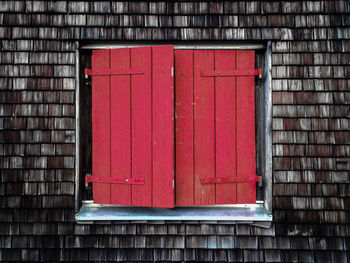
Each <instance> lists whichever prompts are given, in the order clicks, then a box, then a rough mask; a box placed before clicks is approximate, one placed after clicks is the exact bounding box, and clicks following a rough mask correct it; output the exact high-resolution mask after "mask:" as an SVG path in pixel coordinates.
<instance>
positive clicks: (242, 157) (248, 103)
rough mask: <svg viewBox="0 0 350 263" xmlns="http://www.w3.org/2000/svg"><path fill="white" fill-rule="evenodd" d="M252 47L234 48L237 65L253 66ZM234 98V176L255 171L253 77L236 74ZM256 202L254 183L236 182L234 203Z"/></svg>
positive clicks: (241, 67)
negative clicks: (235, 157) (235, 142)
mask: <svg viewBox="0 0 350 263" xmlns="http://www.w3.org/2000/svg"><path fill="white" fill-rule="evenodd" d="M254 67H255V60H254V51H252V50H239V51H236V68H237V69H254ZM236 86H237V88H236V99H237V176H241V177H246V176H249V175H252V174H255V101H254V99H255V98H254V77H237V78H236ZM255 202H256V183H255V182H254V183H239V184H237V203H245V204H250V203H255Z"/></svg>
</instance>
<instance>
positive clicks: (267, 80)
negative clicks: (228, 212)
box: [75, 41, 272, 221]
mask: <svg viewBox="0 0 350 263" xmlns="http://www.w3.org/2000/svg"><path fill="white" fill-rule="evenodd" d="M154 45H174V49H233V50H239V49H254V50H255V51H257V50H258V51H259V52H261V51H263V52H264V67H263V78H262V81H261V83H260V85H259V88H260V89H261V91H262V95H263V96H261V101H260V104H258V102H256V108H258V109H259V111H260V112H262V114H260V115H262V116H260V117H259V116H256V126H257V127H258V130H257V135H256V145H257V144H258V143H262V145H261V146H260V147H259V150H260V151H261V152H260V153H259V154H261V156H264V158H260V159H263V161H261V160H260V161H261V164H260V170H261V174H259V175H262V176H263V190H262V193H263V200H262V201H261V200H257V202H256V206H257V207H262V208H263V209H264V211H265V213H266V214H267V215H268V218H269V220H267V221H272V215H271V214H272V87H271V42H243V41H230V42H224V43H223V42H219V43H213V42H209V43H206V42H199V41H194V42H166V43H164V42H156V41H154V42H153V41H152V43H147V42H136V41H135V42H89V43H83V44H82V45H80V43H79V42H78V41H77V42H76V43H75V69H76V70H75V86H76V94H75V106H76V107H75V114H76V117H75V125H76V137H75V139H76V140H75V146H76V147H75V164H76V166H75V212H76V213H78V212H79V211H80V210H81V207H82V205H84V204H87V206H88V207H94V206H93V205H91V201H89V200H84V201H83V200H82V198H81V196H82V194H81V190H82V188H83V187H82V185H83V183H82V182H83V181H84V177H85V175H83V174H82V169H81V164H80V160H81V159H80V156H81V154H82V153H81V142H80V133H81V126H80V119H81V115H80V114H81V111H80V96H81V95H80V88H81V87H80V74H79V73H80V63H79V62H80V50H81V49H102V48H103V49H108V48H131V47H140V46H154ZM255 86H256V85H255ZM261 91H259V92H261ZM260 95H261V94H260ZM261 110H262V111H261ZM258 118H259V119H258ZM261 122H262V123H261ZM258 161H259V160H258V157H257V158H256V162H258ZM97 206H98V207H103V206H108V205H97ZM225 206H226V207H231V208H232V209H239V208H242V207H244V208H250V209H255V208H256V206H255V205H254V204H253V205H225ZM215 207H221V206H220V205H216V206H210V209H214V210H215ZM76 219H77V220H78V218H76ZM149 220H151V219H149ZM232 220H235V219H232ZM78 221H79V220H78ZM238 221H239V220H238ZM252 221H254V218H252Z"/></svg>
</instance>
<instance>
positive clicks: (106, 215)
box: [75, 202, 272, 224]
mask: <svg viewBox="0 0 350 263" xmlns="http://www.w3.org/2000/svg"><path fill="white" fill-rule="evenodd" d="M75 220H76V221H77V223H80V224H86V223H94V222H96V223H98V222H110V221H140V222H144V221H232V222H237V223H243V222H249V223H254V222H271V221H272V215H271V214H268V213H266V211H265V209H264V207H263V204H260V203H257V204H250V205H220V206H206V207H203V206H194V207H175V208H149V207H130V206H114V205H98V204H93V203H90V202H84V203H83V206H82V207H81V208H80V211H79V213H77V214H76V216H75Z"/></svg>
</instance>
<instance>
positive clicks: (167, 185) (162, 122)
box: [152, 46, 174, 207]
mask: <svg viewBox="0 0 350 263" xmlns="http://www.w3.org/2000/svg"><path fill="white" fill-rule="evenodd" d="M173 66H174V53H173V47H172V46H159V47H152V110H153V119H152V147H153V148H152V155H153V156H152V157H153V158H152V164H153V178H152V181H153V191H152V194H153V203H152V206H153V207H174V79H173V76H172V70H173Z"/></svg>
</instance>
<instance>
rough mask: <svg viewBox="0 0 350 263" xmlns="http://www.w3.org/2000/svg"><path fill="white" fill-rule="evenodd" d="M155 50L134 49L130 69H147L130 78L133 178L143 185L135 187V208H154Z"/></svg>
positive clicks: (133, 191) (133, 189)
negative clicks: (153, 60)
mask: <svg viewBox="0 0 350 263" xmlns="http://www.w3.org/2000/svg"><path fill="white" fill-rule="evenodd" d="M151 59H152V51H151V47H140V48H133V49H131V67H139V68H141V69H143V70H144V72H145V73H144V74H143V75H132V76H131V86H132V88H131V107H132V117H131V127H132V128H131V129H132V131H131V132H132V139H131V140H132V144H131V165H132V176H133V178H137V179H144V180H145V184H144V185H133V186H132V205H135V206H151V205H152V104H151V99H152V89H151V87H152V63H151Z"/></svg>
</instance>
